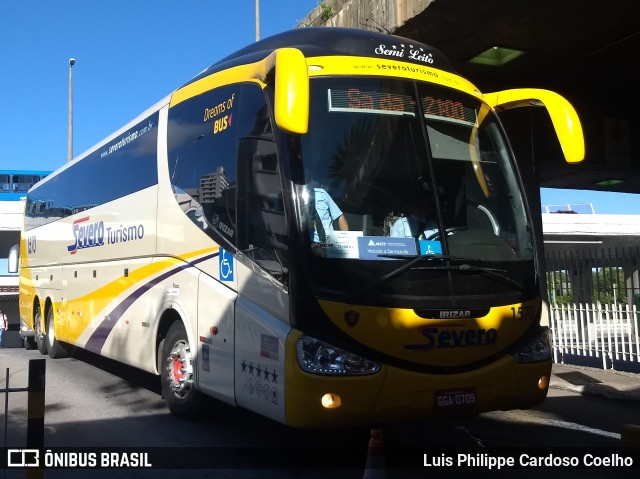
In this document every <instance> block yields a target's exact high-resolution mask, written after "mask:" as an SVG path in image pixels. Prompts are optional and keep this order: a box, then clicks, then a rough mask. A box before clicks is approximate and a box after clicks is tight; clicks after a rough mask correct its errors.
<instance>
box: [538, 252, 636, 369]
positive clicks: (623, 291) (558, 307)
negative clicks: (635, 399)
mask: <svg viewBox="0 0 640 479" xmlns="http://www.w3.org/2000/svg"><path fill="white" fill-rule="evenodd" d="M639 257H640V248H639V247H637V246H634V247H625V248H607V249H604V248H601V249H588V250H587V249H583V250H578V251H568V250H565V251H555V252H549V253H547V255H546V266H547V273H546V280H547V293H548V297H549V301H550V313H551V315H550V328H551V338H552V345H553V354H554V361H555V362H565V363H578V364H581V363H582V364H587V365H592V366H599V367H602V368H604V369H610V368H612V369H621V370H633V371H636V370H640V340H639V332H640V331H639V329H640V280H639V267H638V259H639Z"/></svg>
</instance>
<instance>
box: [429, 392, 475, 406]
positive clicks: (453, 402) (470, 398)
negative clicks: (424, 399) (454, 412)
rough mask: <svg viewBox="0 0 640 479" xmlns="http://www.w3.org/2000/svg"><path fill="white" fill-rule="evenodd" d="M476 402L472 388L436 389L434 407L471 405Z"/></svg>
mask: <svg viewBox="0 0 640 479" xmlns="http://www.w3.org/2000/svg"><path fill="white" fill-rule="evenodd" d="M475 403H476V392H475V390H473V389H458V390H455V391H436V407H438V408H458V407H465V406H473V405H474V404H475Z"/></svg>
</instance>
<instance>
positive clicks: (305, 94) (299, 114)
mask: <svg viewBox="0 0 640 479" xmlns="http://www.w3.org/2000/svg"><path fill="white" fill-rule="evenodd" d="M266 61H267V64H266V70H267V71H268V72H271V71H272V70H273V69H275V95H274V96H275V98H274V113H275V119H276V124H277V125H278V128H280V129H281V130H284V131H286V132H288V133H295V134H298V135H304V134H305V133H307V130H308V128H309V72H308V69H307V61H306V60H305V58H304V55H303V54H302V52H301V51H300V50H298V49H296V48H280V49H278V50H275V51H274V52H273V53H272V54H271V55H269V56H268V57H267V59H266Z"/></svg>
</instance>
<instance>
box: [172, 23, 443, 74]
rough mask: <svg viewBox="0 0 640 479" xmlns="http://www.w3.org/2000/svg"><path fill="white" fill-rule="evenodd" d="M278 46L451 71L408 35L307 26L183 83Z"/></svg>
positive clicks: (310, 54) (250, 47)
mask: <svg viewBox="0 0 640 479" xmlns="http://www.w3.org/2000/svg"><path fill="white" fill-rule="evenodd" d="M278 48H297V49H298V50H300V51H301V52H302V53H303V54H304V56H305V57H307V58H309V57H318V56H327V55H340V56H360V57H373V58H385V59H392V60H399V61H404V62H408V63H414V64H418V65H422V66H429V67H432V68H437V69H439V70H444V71H448V72H451V73H455V70H454V69H453V66H452V65H451V63H450V62H449V60H448V59H447V58H446V56H445V55H444V54H443V53H442V52H441V51H440V50H438V49H436V48H434V47H431V46H429V45H425V44H424V43H420V42H417V41H414V40H411V39H409V38H404V37H399V36H397V35H390V34H387V33H380V32H372V31H368V30H358V29H355V28H341V27H309V28H299V29H296V30H291V31H287V32H283V33H279V34H277V35H273V36H271V37H268V38H265V39H264V40H260V41H258V42H255V43H252V44H251V45H248V46H246V47H244V48H242V49H240V50H238V51H237V52H235V53H232V54H231V55H229V56H227V57H225V58H223V59H222V60H219V61H218V62H216V63H214V64H213V65H211V66H210V67H209V68H207V69H206V70H204V71H203V72H202V73H200V74H199V75H197V76H196V77H194V78H192V79H191V80H190V81H189V82H187V83H186V84H185V85H183V86H186V85H188V84H190V83H193V82H195V81H197V80H199V79H201V78H203V77H206V76H209V75H211V74H212V73H215V72H217V71H220V70H224V69H226V68H230V67H232V66H235V65H240V64H245V63H250V62H253V61H257V60H259V59H262V58H264V57H266V56H267V55H269V54H270V53H271V52H272V51H273V50H276V49H278Z"/></svg>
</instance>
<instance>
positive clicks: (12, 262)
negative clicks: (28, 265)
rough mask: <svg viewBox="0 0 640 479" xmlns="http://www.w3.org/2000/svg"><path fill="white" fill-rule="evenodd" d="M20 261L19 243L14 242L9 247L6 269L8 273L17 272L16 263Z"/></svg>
mask: <svg viewBox="0 0 640 479" xmlns="http://www.w3.org/2000/svg"><path fill="white" fill-rule="evenodd" d="M19 262H20V245H17V244H14V245H13V246H12V247H11V249H9V264H8V267H7V270H8V271H9V273H17V272H18V264H19Z"/></svg>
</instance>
